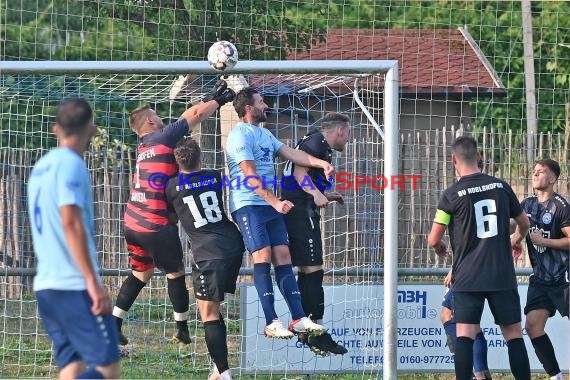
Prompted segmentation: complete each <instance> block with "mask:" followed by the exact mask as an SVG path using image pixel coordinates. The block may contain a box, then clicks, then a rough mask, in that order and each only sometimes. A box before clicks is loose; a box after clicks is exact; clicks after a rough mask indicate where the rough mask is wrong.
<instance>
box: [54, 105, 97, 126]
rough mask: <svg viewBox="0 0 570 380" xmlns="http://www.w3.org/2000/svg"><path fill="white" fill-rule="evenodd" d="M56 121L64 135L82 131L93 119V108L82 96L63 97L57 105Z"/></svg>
mask: <svg viewBox="0 0 570 380" xmlns="http://www.w3.org/2000/svg"><path fill="white" fill-rule="evenodd" d="M55 118H56V123H57V124H58V125H59V126H60V127H61V128H62V129H63V131H64V133H65V134H66V135H73V134H78V133H82V132H83V131H84V130H85V129H86V128H87V127H88V126H89V124H90V123H91V122H92V121H93V110H92V109H91V105H90V104H89V102H87V100H85V99H83V98H69V99H65V100H64V101H63V102H61V103H60V105H59V106H58V107H57V112H56V116H55Z"/></svg>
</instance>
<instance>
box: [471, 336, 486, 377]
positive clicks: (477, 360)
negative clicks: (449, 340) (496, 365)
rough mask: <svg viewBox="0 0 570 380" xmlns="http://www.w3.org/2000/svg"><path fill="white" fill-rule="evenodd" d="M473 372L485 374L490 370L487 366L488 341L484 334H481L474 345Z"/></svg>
mask: <svg viewBox="0 0 570 380" xmlns="http://www.w3.org/2000/svg"><path fill="white" fill-rule="evenodd" d="M473 370H474V371H475V372H485V371H488V370H489V365H488V364H487V339H485V335H483V333H482V332H479V334H477V336H476V337H475V343H473Z"/></svg>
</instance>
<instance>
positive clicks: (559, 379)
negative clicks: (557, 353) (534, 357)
mask: <svg viewBox="0 0 570 380" xmlns="http://www.w3.org/2000/svg"><path fill="white" fill-rule="evenodd" d="M550 380H564V376H562V372H559V373H558V375H556V376H550Z"/></svg>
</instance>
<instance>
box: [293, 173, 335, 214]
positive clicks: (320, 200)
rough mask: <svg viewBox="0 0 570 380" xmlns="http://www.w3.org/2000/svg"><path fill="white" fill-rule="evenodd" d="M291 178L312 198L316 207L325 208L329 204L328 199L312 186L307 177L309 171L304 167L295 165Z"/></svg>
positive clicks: (309, 178) (310, 180)
mask: <svg viewBox="0 0 570 380" xmlns="http://www.w3.org/2000/svg"><path fill="white" fill-rule="evenodd" d="M293 176H294V177H295V180H296V181H297V183H298V184H299V186H300V187H301V189H303V191H304V192H306V193H307V194H310V195H311V196H312V197H313V199H314V201H315V204H316V205H317V207H325V206H326V205H328V204H329V200H328V198H327V197H326V196H325V195H324V194H323V193H321V191H320V190H319V189H318V188H317V186H316V185H315V184H314V182H313V180H312V179H311V177H309V171H308V169H307V168H306V167H305V166H301V165H295V170H293Z"/></svg>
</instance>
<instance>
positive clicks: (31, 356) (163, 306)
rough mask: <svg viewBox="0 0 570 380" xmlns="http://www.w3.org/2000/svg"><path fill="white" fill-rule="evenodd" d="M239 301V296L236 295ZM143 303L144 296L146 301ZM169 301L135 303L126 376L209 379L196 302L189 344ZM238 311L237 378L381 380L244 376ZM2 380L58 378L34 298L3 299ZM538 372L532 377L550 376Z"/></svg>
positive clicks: (232, 332) (421, 379)
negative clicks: (178, 340) (176, 339)
mask: <svg viewBox="0 0 570 380" xmlns="http://www.w3.org/2000/svg"><path fill="white" fill-rule="evenodd" d="M232 300H233V301H230V302H237V298H232ZM141 301H142V299H141ZM227 306H228V307H227V309H228V310H234V311H235V310H238V309H237V305H236V304H230V305H227ZM170 316H172V310H171V306H170V305H169V303H165V302H164V300H162V299H157V300H152V301H150V300H148V299H147V300H145V302H144V303H139V304H135V306H134V307H133V308H132V309H131V311H130V312H129V320H127V321H125V324H124V326H125V328H124V332H125V333H126V334H127V336H128V337H129V339H130V342H129V344H128V345H127V346H126V348H125V349H124V351H123V352H124V354H125V357H124V358H123V359H122V362H121V364H122V377H123V378H133V379H143V378H144V379H148V378H162V379H168V378H172V379H197V380H198V379H204V380H205V379H207V377H208V372H209V368H210V362H209V356H208V354H207V350H206V345H205V343H204V329H203V327H202V324H201V323H200V322H197V321H195V320H193V316H194V318H195V316H196V310H195V305H193V307H192V308H191V310H190V320H191V322H190V328H191V334H193V335H194V336H195V339H194V341H193V343H192V344H190V345H177V344H174V343H172V342H170V339H169V338H170V336H171V335H172V333H173V332H174V322H173V321H172V320H169V319H168V317H170ZM237 319H238V316H237V315H231V314H230V315H229V318H227V320H226V322H227V326H228V334H229V351H230V365H231V366H232V368H235V369H234V370H233V374H234V378H236V379H244V380H246V379H259V380H266V379H267V380H308V379H311V380H313V379H314V380H357V379H358V380H364V379H376V378H377V376H376V374H375V373H372V374H371V373H369V372H368V373H360V374H344V375H328V374H307V375H298V374H273V375H245V374H240V373H239V359H240V354H239V347H240V338H239V323H238V322H237ZM0 326H2V329H1V331H0V344H1V346H0V358H1V363H0V378H24V377H27V378H30V377H33V378H40V377H52V378H53V377H56V376H57V369H56V367H55V364H54V363H53V359H52V354H51V347H50V344H49V341H48V339H47V337H46V335H45V333H44V331H43V329H42V327H41V321H40V320H39V318H38V317H37V314H36V303H35V301H34V299H33V298H32V297H27V298H26V299H23V300H3V301H0ZM451 378H452V375H451V374H412V373H402V374H399V375H398V379H403V380H412V379H414V380H431V379H442V380H445V379H451ZM493 378H494V379H505V380H506V379H512V376H511V375H510V374H505V375H498V374H494V377H493ZM545 378H547V377H546V376H545V375H535V376H534V377H533V379H545Z"/></svg>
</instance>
